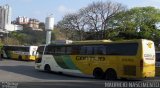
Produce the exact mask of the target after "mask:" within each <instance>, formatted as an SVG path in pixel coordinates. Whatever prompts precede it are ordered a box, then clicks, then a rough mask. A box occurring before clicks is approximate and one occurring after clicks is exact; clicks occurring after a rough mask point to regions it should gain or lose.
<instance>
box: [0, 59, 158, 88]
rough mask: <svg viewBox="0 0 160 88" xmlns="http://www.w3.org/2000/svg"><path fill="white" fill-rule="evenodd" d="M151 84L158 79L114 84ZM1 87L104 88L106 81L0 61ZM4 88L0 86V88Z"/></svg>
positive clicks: (29, 64)
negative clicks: (47, 71)
mask: <svg viewBox="0 0 160 88" xmlns="http://www.w3.org/2000/svg"><path fill="white" fill-rule="evenodd" d="M139 81H140V82H145V81H146V82H153V81H156V82H157V81H159V83H160V78H159V77H156V78H154V79H145V80H130V81H126V80H117V81H116V82H139ZM0 82H1V85H10V86H11V85H17V86H18V88H44V87H46V88H53V86H54V87H55V88H64V87H69V88H91V87H92V88H104V87H105V83H106V82H111V81H106V80H96V79H93V78H92V77H79V76H72V75H64V74H57V73H46V72H42V71H37V70H35V69H34V62H26V61H16V60H5V59H4V60H2V61H0ZM1 87H2V88H5V87H3V86H0V88H1Z"/></svg>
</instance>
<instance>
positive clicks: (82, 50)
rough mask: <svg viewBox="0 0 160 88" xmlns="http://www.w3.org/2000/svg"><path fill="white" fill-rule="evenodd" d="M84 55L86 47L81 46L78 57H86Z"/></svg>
mask: <svg viewBox="0 0 160 88" xmlns="http://www.w3.org/2000/svg"><path fill="white" fill-rule="evenodd" d="M86 53H87V47H86V46H81V48H80V55H86Z"/></svg>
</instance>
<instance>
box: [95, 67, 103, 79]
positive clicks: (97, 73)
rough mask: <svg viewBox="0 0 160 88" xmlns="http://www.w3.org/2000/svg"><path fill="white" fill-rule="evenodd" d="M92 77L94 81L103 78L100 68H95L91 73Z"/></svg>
mask: <svg viewBox="0 0 160 88" xmlns="http://www.w3.org/2000/svg"><path fill="white" fill-rule="evenodd" d="M93 76H94V78H96V79H102V78H103V77H104V72H103V70H102V69H101V68H95V69H94V71H93Z"/></svg>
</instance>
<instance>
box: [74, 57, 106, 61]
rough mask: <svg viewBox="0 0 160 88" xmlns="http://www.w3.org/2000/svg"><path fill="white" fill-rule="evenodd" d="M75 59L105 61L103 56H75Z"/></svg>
mask: <svg viewBox="0 0 160 88" xmlns="http://www.w3.org/2000/svg"><path fill="white" fill-rule="evenodd" d="M76 60H77V61H84V60H87V61H105V57H93V56H77V57H76Z"/></svg>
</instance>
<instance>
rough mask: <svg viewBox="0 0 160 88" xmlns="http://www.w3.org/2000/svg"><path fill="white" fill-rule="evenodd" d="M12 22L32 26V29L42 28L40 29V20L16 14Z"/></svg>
mask: <svg viewBox="0 0 160 88" xmlns="http://www.w3.org/2000/svg"><path fill="white" fill-rule="evenodd" d="M14 23H15V24H18V25H23V26H25V27H30V28H32V30H38V31H42V29H40V27H39V23H40V22H39V21H38V20H37V19H33V18H28V17H25V16H18V17H17V18H16V21H14Z"/></svg>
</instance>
